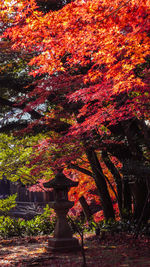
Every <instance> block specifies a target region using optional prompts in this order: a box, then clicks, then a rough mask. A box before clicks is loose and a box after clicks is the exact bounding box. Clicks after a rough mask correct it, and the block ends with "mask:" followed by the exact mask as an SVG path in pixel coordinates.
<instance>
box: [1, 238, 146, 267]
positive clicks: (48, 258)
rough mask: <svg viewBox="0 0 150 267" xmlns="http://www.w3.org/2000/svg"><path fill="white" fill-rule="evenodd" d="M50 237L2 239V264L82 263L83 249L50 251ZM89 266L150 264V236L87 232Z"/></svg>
mask: <svg viewBox="0 0 150 267" xmlns="http://www.w3.org/2000/svg"><path fill="white" fill-rule="evenodd" d="M78 238H79V237H78ZM47 240H48V236H43V237H42V236H41V237H40V236H38V237H26V238H13V239H7V240H2V239H1V240H0V266H1V267H5V266H17V267H29V266H34V267H35V266H42V267H45V266H51V267H56V266H58V267H67V266H68V267H73V266H78V267H80V266H82V263H83V259H82V254H81V252H80V251H79V252H65V253H50V252H48V251H47ZM84 243H85V255H86V262H87V267H91V266H95V267H119V266H120V267H127V266H132V267H149V266H150V238H148V237H139V238H138V239H134V238H133V236H132V235H129V234H125V233H118V234H114V235H112V234H110V233H106V234H105V236H100V237H96V236H95V235H94V234H93V233H91V234H85V236H84Z"/></svg>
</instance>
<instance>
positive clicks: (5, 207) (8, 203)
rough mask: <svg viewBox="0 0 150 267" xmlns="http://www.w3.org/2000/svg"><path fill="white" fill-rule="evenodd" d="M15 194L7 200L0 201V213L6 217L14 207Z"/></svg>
mask: <svg viewBox="0 0 150 267" xmlns="http://www.w3.org/2000/svg"><path fill="white" fill-rule="evenodd" d="M16 197H17V194H13V195H11V196H9V197H7V198H4V199H0V213H2V214H3V215H5V216H6V215H8V212H9V211H10V210H11V209H13V208H14V207H15V206H16Z"/></svg>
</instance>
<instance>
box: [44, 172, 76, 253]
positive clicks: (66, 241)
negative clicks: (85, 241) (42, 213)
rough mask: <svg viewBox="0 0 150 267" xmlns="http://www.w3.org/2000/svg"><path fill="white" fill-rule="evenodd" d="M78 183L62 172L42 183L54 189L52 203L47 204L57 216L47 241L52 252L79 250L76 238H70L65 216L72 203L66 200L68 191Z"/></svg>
mask: <svg viewBox="0 0 150 267" xmlns="http://www.w3.org/2000/svg"><path fill="white" fill-rule="evenodd" d="M77 185H78V182H74V181H72V180H70V179H68V178H67V177H66V176H65V175H64V174H63V172H62V171H59V172H58V173H57V175H56V177H55V178H54V179H52V180H51V181H49V182H47V183H44V187H45V188H53V189H54V201H53V202H50V203H49V206H50V207H51V208H53V209H54V210H55V212H56V215H57V222H56V225H55V229H54V236H53V237H52V238H49V240H48V248H49V250H52V251H72V250H79V249H80V245H79V241H78V239H77V238H74V237H72V231H71V229H70V226H69V224H68V222H67V218H66V215H67V213H68V211H69V209H70V208H72V207H73V205H74V202H71V201H69V200H68V191H69V189H70V188H71V187H74V186H77Z"/></svg>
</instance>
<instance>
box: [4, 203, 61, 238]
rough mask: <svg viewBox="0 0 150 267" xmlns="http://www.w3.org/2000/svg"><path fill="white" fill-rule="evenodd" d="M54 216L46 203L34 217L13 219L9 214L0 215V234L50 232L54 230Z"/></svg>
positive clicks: (32, 234)
mask: <svg viewBox="0 0 150 267" xmlns="http://www.w3.org/2000/svg"><path fill="white" fill-rule="evenodd" d="M55 220H56V217H55V215H54V212H53V210H52V209H50V208H49V207H48V205H47V206H46V207H45V208H44V212H43V213H42V214H41V215H38V216H35V218H34V219H32V220H28V221H25V220H24V219H21V218H19V219H13V218H10V217H9V216H0V236H1V237H3V238H9V237H13V236H28V235H29V236H34V235H45V234H50V233H52V231H53V230H54V225H55Z"/></svg>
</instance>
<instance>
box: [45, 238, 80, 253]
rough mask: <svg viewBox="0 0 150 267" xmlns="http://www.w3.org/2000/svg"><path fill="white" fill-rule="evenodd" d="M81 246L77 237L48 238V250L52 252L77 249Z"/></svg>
mask: <svg viewBox="0 0 150 267" xmlns="http://www.w3.org/2000/svg"><path fill="white" fill-rule="evenodd" d="M80 249H81V247H80V245H79V241H78V239H77V238H75V237H72V238H53V237H52V238H49V240H48V250H49V251H52V252H57V251H58V252H65V251H67V252H68V251H78V250H80Z"/></svg>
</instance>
